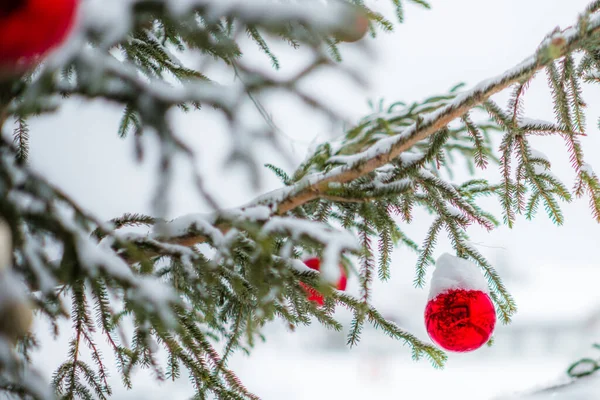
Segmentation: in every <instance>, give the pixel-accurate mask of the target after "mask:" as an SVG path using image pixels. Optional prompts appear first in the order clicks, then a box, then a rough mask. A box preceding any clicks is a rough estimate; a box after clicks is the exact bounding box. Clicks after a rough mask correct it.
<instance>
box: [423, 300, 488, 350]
mask: <svg viewBox="0 0 600 400" xmlns="http://www.w3.org/2000/svg"><path fill="white" fill-rule="evenodd" d="M425 322H426V325H427V333H428V334H429V337H430V338H431V340H433V341H434V342H435V343H436V344H437V345H438V346H440V347H442V348H444V349H446V350H449V351H455V352H466V351H472V350H475V349H478V348H480V347H481V346H483V345H484V344H485V343H487V341H488V340H489V339H490V336H492V332H493V331H494V327H495V326H496V310H495V309H494V304H493V303H492V301H491V300H490V296H488V295H487V294H486V293H483V292H481V291H479V290H463V289H455V290H450V291H448V292H446V293H443V294H440V295H439V296H437V297H436V298H435V299H433V300H431V301H429V303H427V308H426V309H425Z"/></svg>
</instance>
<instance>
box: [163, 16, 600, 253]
mask: <svg viewBox="0 0 600 400" xmlns="http://www.w3.org/2000/svg"><path fill="white" fill-rule="evenodd" d="M599 30H600V18H599V17H598V16H594V18H590V20H589V21H588V24H587V29H585V30H581V29H578V27H575V28H568V29H566V30H565V31H563V34H559V35H556V34H554V35H550V36H549V37H547V38H546V39H545V40H544V42H542V45H540V46H539V48H538V49H537V50H536V52H535V53H534V54H533V55H532V56H530V57H529V58H527V59H526V60H525V61H523V62H521V63H520V64H518V65H517V66H515V67H513V68H511V69H509V70H507V71H506V72H505V73H504V74H502V75H499V76H497V77H495V78H492V79H487V80H485V81H483V82H481V83H479V84H478V85H476V86H475V87H474V88H473V89H471V90H470V91H468V92H466V93H463V94H460V95H458V96H457V97H456V98H455V99H454V100H453V101H452V102H451V103H449V104H448V105H446V106H444V107H442V108H440V109H439V110H436V111H434V112H432V113H430V114H426V115H424V116H423V119H422V121H420V122H418V123H415V124H413V125H411V126H409V127H407V128H405V129H404V130H403V131H402V132H400V133H399V134H397V135H395V136H392V137H387V138H384V139H381V140H380V141H378V142H376V143H375V144H374V145H372V146H371V147H370V148H368V149H366V150H364V151H363V152H361V153H359V154H356V155H354V156H353V158H354V159H355V160H357V161H355V162H353V163H352V164H350V165H345V166H339V167H336V168H334V169H332V170H330V171H329V172H327V173H317V174H313V175H310V176H307V177H305V178H303V179H302V180H300V181H298V182H297V183H296V184H295V185H294V186H293V187H292V189H291V190H290V187H286V188H283V189H279V190H276V191H274V192H271V193H268V194H267V195H264V196H261V197H260V198H258V199H256V200H254V201H253V202H251V203H250V205H259V204H266V205H268V206H270V207H271V208H272V209H274V210H275V211H274V212H273V215H283V214H286V213H287V212H289V211H291V210H293V209H295V208H297V207H300V206H302V205H303V204H306V203H307V202H309V201H312V200H316V199H319V198H324V199H329V200H333V201H342V198H337V197H335V198H332V197H331V196H330V195H328V194H327V192H328V188H329V184H330V183H347V182H351V181H353V180H355V179H357V178H360V177H361V176H364V175H366V174H368V173H370V172H372V171H374V170H375V169H377V168H379V167H382V166H384V165H385V164H388V163H390V162H391V161H393V160H394V159H395V158H397V157H398V156H399V155H401V154H402V153H403V152H405V151H407V150H408V149H410V148H411V147H412V146H414V145H415V144H417V143H418V142H420V141H422V140H424V139H427V138H428V137H429V136H431V135H433V134H434V133H435V132H437V131H439V130H440V129H443V128H444V127H446V126H447V125H448V124H449V123H450V122H452V121H453V120H455V119H457V118H460V117H462V116H463V115H465V114H466V113H467V112H468V111H470V110H471V109H473V108H474V107H476V106H478V105H480V104H482V103H483V102H485V101H486V100H487V99H489V98H490V97H491V96H493V95H494V94H496V93H499V92H501V91H503V90H504V89H506V88H508V87H509V86H511V85H513V84H515V83H519V82H522V81H524V80H526V79H528V78H530V77H531V76H532V75H533V74H535V73H536V72H537V71H538V70H540V69H542V68H544V67H546V66H547V65H549V64H551V63H553V62H554V60H556V59H558V58H561V57H563V56H564V55H566V54H569V53H571V52H574V51H576V50H578V49H580V48H581V47H582V43H583V42H585V41H588V40H589V39H590V38H591V37H592V36H594V35H597V33H598V31H599ZM383 145H385V146H387V148H386V150H381V148H382V147H383ZM378 146H379V149H378ZM269 198H270V199H273V200H271V201H270V202H269V201H268V200H265V199H269ZM344 200H345V201H349V200H348V199H344ZM350 201H351V200H350ZM242 209H243V208H242ZM223 228H224V229H227V228H226V227H223ZM163 240H164V241H166V242H168V243H173V244H180V245H184V246H193V245H195V244H198V243H202V242H204V241H205V240H206V237H204V236H200V235H189V234H188V235H185V236H179V237H171V238H165V239H163Z"/></svg>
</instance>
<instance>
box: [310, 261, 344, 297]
mask: <svg viewBox="0 0 600 400" xmlns="http://www.w3.org/2000/svg"><path fill="white" fill-rule="evenodd" d="M304 264H306V266H307V267H308V268H310V269H314V270H315V271H319V270H320V269H321V260H320V259H319V258H317V257H313V258H309V259H308V260H305V261H304ZM340 274H341V275H340V279H339V280H338V283H337V286H336V289H337V290H346V284H347V283H348V278H347V276H346V270H345V269H344V266H343V265H341V264H340ZM300 286H302V288H304V290H305V291H306V293H307V295H308V300H309V301H314V302H315V303H317V304H319V305H320V306H322V305H323V304H325V300H324V298H323V295H322V294H321V293H319V292H318V291H317V290H316V289H315V288H313V287H310V286H308V285H307V284H305V283H304V282H300Z"/></svg>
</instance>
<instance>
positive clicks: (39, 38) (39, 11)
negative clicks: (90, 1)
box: [0, 0, 79, 72]
mask: <svg viewBox="0 0 600 400" xmlns="http://www.w3.org/2000/svg"><path fill="white" fill-rule="evenodd" d="M78 3H79V0H8V1H6V0H2V1H0V69H2V70H5V71H6V70H8V71H12V72H17V71H18V70H21V69H25V68H27V67H29V66H31V65H32V64H33V63H34V62H35V61H36V60H37V59H38V58H40V57H42V56H44V55H45V54H46V53H47V52H48V51H50V50H52V49H53V48H55V47H57V46H58V45H60V44H61V43H62V42H63V41H64V40H65V38H66V37H67V35H68V33H69V32H70V30H71V28H72V27H73V23H74V21H75V15H76V12H77V6H78Z"/></svg>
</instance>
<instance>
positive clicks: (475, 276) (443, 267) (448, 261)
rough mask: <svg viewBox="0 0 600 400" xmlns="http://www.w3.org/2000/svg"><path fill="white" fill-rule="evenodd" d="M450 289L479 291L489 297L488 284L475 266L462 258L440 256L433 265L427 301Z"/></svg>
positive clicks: (446, 255)
mask: <svg viewBox="0 0 600 400" xmlns="http://www.w3.org/2000/svg"><path fill="white" fill-rule="evenodd" d="M452 289H465V290H479V291H482V292H484V293H486V294H488V295H489V293H490V289H489V287H488V284H487V282H486V280H485V278H484V277H483V274H482V273H481V270H480V269H479V267H478V266H477V265H475V264H474V263H472V262H471V261H469V260H465V259H464V258H460V257H456V256H453V255H450V254H448V253H444V254H442V255H441V256H440V257H439V258H438V260H437V261H436V263H435V270H434V271H433V276H432V278H431V288H430V289H429V298H428V300H433V299H435V298H436V297H437V296H439V295H440V294H443V293H445V292H448V291H449V290H452Z"/></svg>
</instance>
